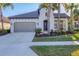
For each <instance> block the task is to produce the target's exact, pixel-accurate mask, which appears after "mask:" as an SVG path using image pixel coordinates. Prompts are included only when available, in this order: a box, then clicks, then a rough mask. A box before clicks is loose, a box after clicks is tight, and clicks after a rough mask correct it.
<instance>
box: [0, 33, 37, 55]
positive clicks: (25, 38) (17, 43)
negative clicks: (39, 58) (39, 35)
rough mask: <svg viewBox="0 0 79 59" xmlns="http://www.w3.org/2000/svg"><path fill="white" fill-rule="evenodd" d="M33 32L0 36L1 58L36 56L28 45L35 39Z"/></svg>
mask: <svg viewBox="0 0 79 59" xmlns="http://www.w3.org/2000/svg"><path fill="white" fill-rule="evenodd" d="M34 35H35V33H33V32H24V33H23V32H21V33H11V34H8V35H4V36H0V55H1V56H29V55H30V56H32V55H36V54H35V53H34V52H33V51H32V50H31V49H30V48H29V45H28V44H27V43H29V42H31V41H32V40H33V38H34Z"/></svg>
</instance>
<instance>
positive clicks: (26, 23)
mask: <svg viewBox="0 0 79 59" xmlns="http://www.w3.org/2000/svg"><path fill="white" fill-rule="evenodd" d="M50 15H51V16H50V19H47V9H45V8H42V9H40V10H37V11H33V12H29V13H24V14H20V15H15V16H11V17H9V18H10V20H11V32H34V31H35V29H37V28H41V29H42V32H43V33H48V29H49V30H50V31H51V30H53V31H56V30H57V29H58V25H57V24H58V23H57V22H58V13H54V17H53V11H52V10H51V14H50ZM68 17H69V16H68V15H67V14H65V13H60V28H61V30H63V31H68ZM48 20H50V24H49V25H48Z"/></svg>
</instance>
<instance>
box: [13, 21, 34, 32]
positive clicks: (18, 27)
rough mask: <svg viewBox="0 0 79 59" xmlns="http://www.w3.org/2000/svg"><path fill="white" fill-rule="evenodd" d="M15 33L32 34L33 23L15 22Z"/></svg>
mask: <svg viewBox="0 0 79 59" xmlns="http://www.w3.org/2000/svg"><path fill="white" fill-rule="evenodd" d="M14 31H15V32H34V31H35V23H34V22H16V23H15V24H14Z"/></svg>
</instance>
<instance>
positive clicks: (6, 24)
mask: <svg viewBox="0 0 79 59" xmlns="http://www.w3.org/2000/svg"><path fill="white" fill-rule="evenodd" d="M3 26H4V29H10V23H3ZM1 29H2V25H1V22H0V30H1Z"/></svg>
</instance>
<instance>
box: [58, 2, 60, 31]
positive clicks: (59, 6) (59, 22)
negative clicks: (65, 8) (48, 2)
mask: <svg viewBox="0 0 79 59" xmlns="http://www.w3.org/2000/svg"><path fill="white" fill-rule="evenodd" d="M58 5H59V9H58V32H60V3H59V4H58Z"/></svg>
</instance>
